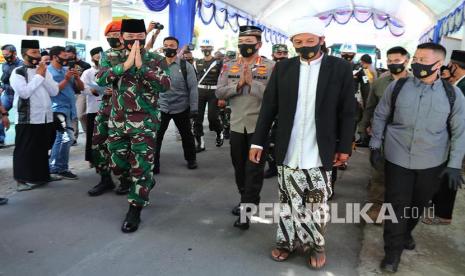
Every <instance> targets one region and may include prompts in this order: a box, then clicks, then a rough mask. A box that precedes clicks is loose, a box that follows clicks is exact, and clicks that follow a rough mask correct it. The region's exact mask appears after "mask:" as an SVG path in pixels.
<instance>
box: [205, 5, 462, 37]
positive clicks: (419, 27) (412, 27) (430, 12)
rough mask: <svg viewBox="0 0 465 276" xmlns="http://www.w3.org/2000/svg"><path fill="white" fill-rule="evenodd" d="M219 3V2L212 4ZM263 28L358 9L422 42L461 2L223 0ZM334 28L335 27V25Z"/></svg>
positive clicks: (405, 35)
mask: <svg viewBox="0 0 465 276" xmlns="http://www.w3.org/2000/svg"><path fill="white" fill-rule="evenodd" d="M210 2H215V1H210ZM220 2H223V3H225V4H226V5H229V6H231V7H234V8H237V9H240V10H242V11H244V12H246V13H248V14H249V15H250V16H251V17H253V18H255V19H257V20H258V21H259V22H260V23H261V24H264V25H267V26H269V27H271V28H273V29H275V30H279V31H282V32H283V33H286V30H287V26H288V24H289V23H290V22H291V21H292V19H293V18H298V17H303V16H315V15H320V14H321V13H324V12H328V11H331V10H336V9H341V8H346V9H354V8H356V7H362V8H368V9H372V10H375V11H379V12H383V13H386V14H387V15H389V16H390V17H391V18H393V19H395V20H396V21H397V22H400V23H401V24H402V25H403V26H404V30H405V33H404V35H403V38H404V39H418V38H419V37H420V36H421V35H422V34H423V33H424V32H425V31H426V30H427V29H428V28H430V27H431V26H433V25H434V24H435V23H436V20H437V19H439V18H440V17H442V16H443V15H445V14H447V13H448V12H450V11H451V10H452V9H453V8H455V7H456V6H458V5H459V4H460V3H461V2H462V1H461V0H441V1H438V0H422V1H417V0H388V1H380V0H319V1H315V0H257V1H250V0H223V1H220ZM332 24H335V23H334V22H333V23H332Z"/></svg>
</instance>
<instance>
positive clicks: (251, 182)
mask: <svg viewBox="0 0 465 276" xmlns="http://www.w3.org/2000/svg"><path fill="white" fill-rule="evenodd" d="M252 136H253V133H239V132H234V131H232V132H231V137H230V140H229V143H230V144H231V160H232V164H233V166H234V175H235V178H236V184H237V189H238V190H239V194H240V195H241V203H254V204H258V203H260V191H261V190H262V186H263V173H264V172H263V171H264V167H265V160H266V155H267V148H264V150H263V152H262V158H261V159H260V163H259V164H255V163H252V162H251V161H249V149H250V143H251V140H252Z"/></svg>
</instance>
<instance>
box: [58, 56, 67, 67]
mask: <svg viewBox="0 0 465 276" xmlns="http://www.w3.org/2000/svg"><path fill="white" fill-rule="evenodd" d="M57 58H58V64H60V65H61V66H66V65H68V59H65V58H61V57H58V56H57Z"/></svg>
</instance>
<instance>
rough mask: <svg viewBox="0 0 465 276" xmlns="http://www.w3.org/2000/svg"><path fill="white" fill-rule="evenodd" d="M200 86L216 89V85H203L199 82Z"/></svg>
mask: <svg viewBox="0 0 465 276" xmlns="http://www.w3.org/2000/svg"><path fill="white" fill-rule="evenodd" d="M199 88H202V89H208V90H215V89H216V85H203V84H199Z"/></svg>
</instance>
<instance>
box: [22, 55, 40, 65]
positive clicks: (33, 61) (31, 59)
mask: <svg viewBox="0 0 465 276" xmlns="http://www.w3.org/2000/svg"><path fill="white" fill-rule="evenodd" d="M25 56H26V57H27V61H29V63H31V64H32V65H34V67H35V66H37V65H39V62H40V61H41V60H42V58H40V57H39V58H36V57H31V56H30V55H25Z"/></svg>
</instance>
